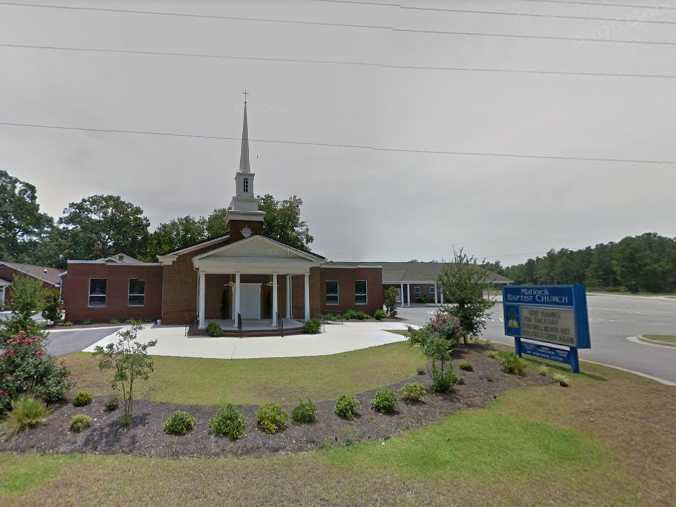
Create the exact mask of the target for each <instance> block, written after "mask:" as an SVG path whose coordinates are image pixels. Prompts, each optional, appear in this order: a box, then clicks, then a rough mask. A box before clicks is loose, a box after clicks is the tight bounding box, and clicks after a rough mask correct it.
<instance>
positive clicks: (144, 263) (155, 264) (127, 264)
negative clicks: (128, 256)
mask: <svg viewBox="0 0 676 507" xmlns="http://www.w3.org/2000/svg"><path fill="white" fill-rule="evenodd" d="M66 264H101V265H104V266H123V267H125V268H128V267H134V266H161V264H160V263H159V262H127V263H124V262H105V261H79V260H72V261H71V260H68V261H66ZM63 274H65V273H62V274H61V275H59V276H62V275H63Z"/></svg>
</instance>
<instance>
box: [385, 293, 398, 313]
mask: <svg viewBox="0 0 676 507" xmlns="http://www.w3.org/2000/svg"><path fill="white" fill-rule="evenodd" d="M385 311H386V312H387V316H388V317H389V318H391V319H393V318H395V317H396V316H397V289H396V287H388V288H386V289H385Z"/></svg>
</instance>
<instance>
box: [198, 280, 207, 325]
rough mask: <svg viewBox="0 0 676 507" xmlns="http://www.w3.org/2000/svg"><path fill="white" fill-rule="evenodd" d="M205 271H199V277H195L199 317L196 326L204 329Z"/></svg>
mask: <svg viewBox="0 0 676 507" xmlns="http://www.w3.org/2000/svg"><path fill="white" fill-rule="evenodd" d="M206 288H207V283H206V273H204V271H200V272H199V277H198V278H197V303H198V307H197V317H198V318H199V324H198V326H197V327H198V328H200V329H204V328H206V326H207V323H206V320H207V319H206V315H205V312H206V292H207V290H206Z"/></svg>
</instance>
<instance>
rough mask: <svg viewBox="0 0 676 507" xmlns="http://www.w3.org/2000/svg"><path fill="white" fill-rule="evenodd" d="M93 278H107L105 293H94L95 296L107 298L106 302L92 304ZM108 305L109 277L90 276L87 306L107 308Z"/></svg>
mask: <svg viewBox="0 0 676 507" xmlns="http://www.w3.org/2000/svg"><path fill="white" fill-rule="evenodd" d="M92 280H105V282H106V292H105V293H104V294H94V297H101V296H103V297H104V298H105V299H104V303H103V304H102V305H92V304H91V297H92ZM106 306H108V279H107V278H97V277H89V278H88V279H87V308H105V307H106Z"/></svg>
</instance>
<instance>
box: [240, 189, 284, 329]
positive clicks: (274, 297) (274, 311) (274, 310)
mask: <svg viewBox="0 0 676 507" xmlns="http://www.w3.org/2000/svg"><path fill="white" fill-rule="evenodd" d="M245 181H246V180H245ZM277 303H278V302H277V273H272V327H277V311H278V309H277ZM260 304H261V302H260V299H259V301H258V307H259V314H260Z"/></svg>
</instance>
